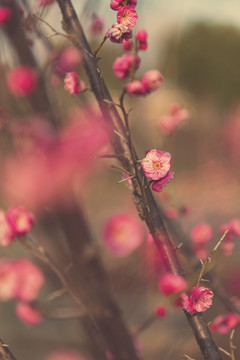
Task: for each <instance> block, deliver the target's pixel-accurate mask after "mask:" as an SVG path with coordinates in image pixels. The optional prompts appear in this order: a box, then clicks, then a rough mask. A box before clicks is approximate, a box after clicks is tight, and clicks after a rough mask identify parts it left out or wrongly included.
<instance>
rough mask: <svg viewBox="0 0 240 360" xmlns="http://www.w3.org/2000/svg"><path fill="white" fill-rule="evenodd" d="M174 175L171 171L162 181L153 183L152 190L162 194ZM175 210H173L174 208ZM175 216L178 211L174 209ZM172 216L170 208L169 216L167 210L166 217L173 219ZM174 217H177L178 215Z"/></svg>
mask: <svg viewBox="0 0 240 360" xmlns="http://www.w3.org/2000/svg"><path fill="white" fill-rule="evenodd" d="M173 175H174V172H173V171H171V170H169V171H168V173H167V174H166V175H165V176H164V177H163V178H162V179H160V180H156V181H153V182H152V189H153V191H156V192H161V191H162V190H163V189H164V188H165V186H166V185H167V184H168V183H169V182H170V181H171V180H172V179H173ZM172 209H173V208H172ZM174 210H175V211H174V214H175V215H176V209H174ZM171 214H172V215H173V211H171V213H170V208H168V214H167V210H166V215H167V216H168V217H171ZM175 215H174V217H177V215H176V216H175Z"/></svg>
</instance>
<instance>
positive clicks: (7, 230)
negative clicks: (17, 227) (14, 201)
mask: <svg viewBox="0 0 240 360" xmlns="http://www.w3.org/2000/svg"><path fill="white" fill-rule="evenodd" d="M13 240H14V233H13V231H12V228H11V226H10V224H9V222H8V220H7V218H6V214H5V212H4V211H3V210H0V245H1V246H7V245H9V244H10V243H11V242H12V241H13Z"/></svg>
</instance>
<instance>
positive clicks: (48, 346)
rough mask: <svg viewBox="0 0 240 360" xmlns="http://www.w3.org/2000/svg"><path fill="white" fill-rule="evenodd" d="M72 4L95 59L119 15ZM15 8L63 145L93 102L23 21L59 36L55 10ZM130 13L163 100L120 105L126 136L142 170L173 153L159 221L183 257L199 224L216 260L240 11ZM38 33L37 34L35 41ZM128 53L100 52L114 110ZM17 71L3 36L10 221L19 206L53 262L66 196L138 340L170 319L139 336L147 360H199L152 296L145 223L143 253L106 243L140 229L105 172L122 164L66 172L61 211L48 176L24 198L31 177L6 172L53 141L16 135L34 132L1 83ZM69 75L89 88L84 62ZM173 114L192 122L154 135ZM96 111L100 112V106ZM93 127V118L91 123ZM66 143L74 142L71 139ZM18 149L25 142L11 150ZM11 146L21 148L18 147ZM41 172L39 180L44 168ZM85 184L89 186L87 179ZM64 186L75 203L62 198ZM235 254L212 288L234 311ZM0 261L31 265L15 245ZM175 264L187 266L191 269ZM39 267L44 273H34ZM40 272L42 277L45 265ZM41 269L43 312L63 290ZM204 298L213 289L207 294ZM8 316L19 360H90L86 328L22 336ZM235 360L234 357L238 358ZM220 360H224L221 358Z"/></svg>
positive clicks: (222, 264) (237, 75)
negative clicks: (127, 226)
mask: <svg viewBox="0 0 240 360" xmlns="http://www.w3.org/2000/svg"><path fill="white" fill-rule="evenodd" d="M149 3H150V4H149ZM73 4H74V6H75V8H76V11H77V13H78V14H79V18H80V20H82V24H83V27H84V29H85V31H86V34H87V38H88V40H89V41H90V44H91V46H92V47H93V48H96V47H97V45H98V44H99V43H100V42H101V40H102V38H103V36H104V34H105V32H106V31H107V29H108V28H109V27H110V26H111V25H112V24H113V23H114V22H116V14H115V13H114V12H113V11H112V10H111V9H110V7H109V0H88V1H81V2H78V1H74V0H73ZM20 6H22V7H23V9H24V15H23V19H25V25H24V31H25V33H26V37H27V39H28V41H29V44H30V48H31V51H32V53H33V54H34V57H35V67H38V72H39V74H41V78H42V79H43V82H44V84H45V85H44V87H45V89H46V94H47V96H48V98H49V99H50V100H49V101H50V106H51V117H52V118H54V119H55V120H56V123H57V126H59V127H60V129H63V130H62V131H63V134H65V133H64V131H68V130H64V129H65V126H66V125H67V124H68V123H71V122H72V121H73V122H74V116H75V115H74V114H75V111H76V108H78V107H79V105H80V106H83V105H86V104H88V105H89V104H92V103H93V102H94V99H93V97H92V95H91V94H89V93H88V92H86V93H84V94H80V96H79V97H73V96H70V94H68V93H67V92H66V91H65V90H64V82H63V76H62V73H61V71H60V72H59V70H57V69H56V63H58V60H59V57H56V51H58V52H59V53H61V52H62V51H63V49H66V48H68V47H69V46H70V43H68V42H66V41H65V39H63V38H62V37H60V36H54V37H52V38H50V39H49V40H47V41H46V40H45V36H46V35H50V34H52V30H50V29H49V28H48V27H47V26H46V25H44V24H40V23H39V22H38V25H37V28H35V25H33V20H32V18H31V16H30V17H28V14H31V13H35V14H37V15H38V16H41V17H43V18H44V19H45V20H46V21H48V22H49V23H50V24H51V25H52V26H54V27H55V28H56V29H57V30H58V31H62V29H61V14H60V11H59V9H58V5H57V4H56V3H53V4H51V5H50V6H46V7H39V6H38V5H37V2H36V1H35V0H34V1H29V2H27V1H22V2H21V3H20ZM136 10H137V12H138V17H139V18H138V22H137V25H136V30H137V29H145V30H147V32H148V49H147V50H146V51H142V52H140V53H139V56H140V57H141V66H140V68H139V70H138V71H137V74H136V75H137V76H139V77H140V76H142V75H143V73H144V72H145V71H147V70H149V69H158V70H159V71H160V72H161V73H162V75H163V77H164V81H163V84H162V86H161V88H160V89H159V90H158V91H156V92H154V93H153V94H151V95H149V96H148V97H146V98H137V97H128V98H127V107H128V108H132V109H133V110H132V112H131V115H130V124H131V130H132V134H133V139H134V143H135V145H136V148H137V152H138V155H139V158H140V159H142V158H143V157H144V156H145V153H146V151H147V150H149V149H160V150H164V151H168V152H170V153H171V155H172V169H173V171H174V173H175V175H174V179H173V181H172V182H171V183H170V184H169V185H168V186H167V188H166V189H165V190H164V192H163V193H160V194H155V196H156V199H157V200H159V202H160V203H161V204H162V207H163V209H164V211H165V213H166V216H167V217H168V218H170V219H171V220H173V221H174V222H176V223H177V224H178V226H180V227H181V228H182V230H183V231H184V233H185V234H186V239H187V240H186V244H184V245H183V249H184V246H185V247H186V248H187V247H191V246H192V244H191V239H190V231H191V229H192V228H193V227H194V226H195V225H197V224H198V223H207V224H209V225H210V226H211V228H212V229H213V234H214V235H213V237H212V241H211V243H209V244H208V249H212V247H213V246H214V244H216V242H217V241H218V240H219V238H220V236H221V232H220V226H221V225H223V224H227V223H229V221H230V220H231V219H233V218H237V219H240V207H239V196H240V183H239V176H240V168H239V160H240V139H239V138H240V66H239V63H240V15H239V14H240V4H239V2H238V1H235V0H229V1H227V2H226V1H223V0H217V1H216V0H212V1H211V2H209V1H206V0H202V1H201V2H199V1H197V0H196V1H195V0H182V1H181V2H179V1H176V0H170V1H159V0H151V1H144V0H139V1H138V5H137V8H136ZM93 14H96V15H99V16H100V17H102V18H103V21H104V28H103V31H102V33H99V34H94V33H92V32H91V31H90V27H91V24H92V21H93ZM36 29H39V33H38V32H37V31H36ZM54 52H55V53H54ZM59 53H58V56H59ZM123 53H124V50H123V48H122V45H121V44H112V43H110V42H106V44H105V45H104V47H103V48H102V49H101V52H100V55H99V56H100V57H101V59H100V61H99V66H100V68H101V70H102V72H103V76H104V78H105V80H106V83H107V85H108V86H109V88H110V91H111V93H112V95H113V98H114V101H116V102H118V99H119V95H120V93H121V89H122V87H123V84H124V82H123V81H122V80H119V79H117V78H116V77H115V76H114V72H113V70H112V64H113V62H114V60H115V58H116V57H117V56H121V55H122V54H123ZM54 54H55V55H54ZM56 59H58V60H56ZM19 61H20V56H19V54H18V53H17V51H16V47H15V45H14V43H12V42H11V40H9V37H8V36H6V30H5V29H4V28H3V27H1V26H0V74H1V75H2V79H4V81H2V82H1V86H0V120H1V123H0V126H1V127H0V141H1V143H0V151H1V155H0V163H1V164H2V169H3V170H2V171H1V174H0V177H1V189H0V194H1V198H0V204H1V207H2V208H3V209H5V210H6V209H7V208H8V207H9V206H10V205H13V204H15V202H16V201H18V202H19V201H21V205H24V206H28V208H29V210H31V211H33V212H34V214H35V215H36V218H37V224H36V227H35V229H34V233H35V235H36V237H38V238H40V239H41V241H42V242H43V243H44V244H45V246H46V248H47V249H48V251H50V252H52V253H54V247H56V246H58V241H60V242H61V236H62V234H61V228H59V227H58V228H56V227H55V226H54V223H52V225H51V224H50V226H49V224H47V226H46V218H47V219H48V214H49V213H51V214H52V213H54V211H55V209H56V207H58V206H66V203H67V204H68V200H66V199H68V198H69V197H71V196H72V194H73V196H74V198H75V201H77V202H78V203H79V204H81V206H82V208H83V209H84V213H85V214H86V217H87V219H88V222H89V226H90V229H91V232H92V234H93V236H94V238H95V240H96V242H97V244H98V247H99V251H100V254H101V257H102V259H103V261H104V264H105V267H106V271H107V273H108V274H109V282H110V285H111V291H112V294H113V297H114V298H115V299H116V301H117V303H118V304H119V306H120V308H121V310H122V312H123V315H124V318H125V319H126V320H127V324H128V326H129V328H130V329H131V330H132V331H133V333H134V332H135V331H137V329H138V328H139V327H140V326H141V325H142V323H144V322H145V320H146V319H148V318H149V317H151V314H152V313H153V312H154V309H155V307H156V306H157V305H159V304H161V305H164V306H166V307H167V309H168V315H167V316H165V317H163V318H157V319H156V320H155V321H154V322H153V324H152V325H151V327H149V328H148V329H146V330H145V331H143V332H142V333H141V334H140V335H139V336H138V339H137V340H138V342H139V345H138V346H139V347H140V349H141V350H140V351H141V353H142V358H143V359H148V360H159V359H160V358H163V357H164V359H165V360H174V359H182V358H184V356H183V355H184V354H187V355H189V356H190V357H192V358H194V359H200V358H201V354H200V353H199V350H198V348H197V346H196V344H195V339H194V337H193V335H192V333H191V329H190V328H189V326H188V324H187V322H186V320H185V317H184V316H183V314H182V312H181V311H179V310H177V309H175V308H174V307H173V306H172V304H171V301H169V300H168V299H167V298H165V297H164V296H162V295H161V294H160V292H159V291H158V287H157V281H158V278H159V276H160V275H159V274H161V271H162V269H161V266H160V269H159V268H158V267H159V264H158V266H157V267H156V266H155V265H156V264H155V260H156V259H155V253H154V250H153V249H152V248H151V247H150V246H149V243H148V242H147V237H148V234H147V230H146V228H145V227H144V226H143V224H142V223H141V222H140V220H139V227H140V228H141V231H142V241H141V245H140V247H138V248H137V249H136V250H135V251H133V252H131V253H129V254H127V255H126V256H118V255H117V254H114V253H111V249H108V248H107V247H106V246H105V244H104V242H103V227H104V226H105V224H106V222H107V221H108V220H109V218H110V217H112V216H114V215H116V214H119V213H127V214H130V215H131V216H133V217H134V218H136V221H138V218H137V213H136V210H135V209H134V206H133V204H132V199H131V193H130V191H129V188H128V186H127V185H126V182H123V183H118V182H119V180H121V179H122V174H121V173H120V172H119V171H118V170H117V169H113V168H112V167H111V165H115V166H116V165H117V163H116V162H115V161H114V160H112V159H110V160H109V159H108V160H106V159H97V161H94V166H91V169H88V170H87V171H86V168H88V166H87V165H86V163H84V161H82V160H81V159H80V160H79V159H77V160H76V163H74V166H73V167H72V168H71V169H70V170H69V169H68V168H67V169H66V168H63V169H62V168H61V170H59V172H57V174H58V175H59V177H62V174H66V173H67V174H68V176H67V177H66V179H65V178H64V179H63V180H62V182H61V181H60V182H59V183H58V187H57V191H59V193H60V192H61V195H62V193H64V196H63V197H64V201H63V202H62V201H60V205H59V203H58V201H55V200H56V197H58V194H59V193H57V191H56V192H54V190H52V189H53V188H54V187H55V183H54V181H58V180H56V178H55V177H54V176H53V174H52V173H51V171H50V175H47V174H46V177H49V178H48V179H47V180H46V181H45V180H44V181H42V182H41V181H40V183H38V186H39V187H36V188H34V189H33V190H32V191H33V192H32V193H31V192H30V193H28V191H29V189H30V188H31V186H29V187H28V188H27V190H26V181H27V180H26V178H25V177H24V176H26V177H28V182H29V184H31V181H33V182H34V181H36V179H35V178H34V176H33V177H32V178H30V180H29V173H28V172H27V171H25V167H24V162H23V163H21V165H19V166H18V167H16V169H17V170H16V171H15V170H11V169H13V168H14V166H13V165H12V167H11V166H10V165H8V164H12V163H10V161H12V154H14V155H13V156H15V155H16V153H17V152H18V150H19V149H20V150H21V151H22V150H23V149H25V148H27V150H26V151H28V152H29V151H30V153H31V152H32V150H31V146H32V145H31V141H33V140H32V139H33V138H34V144H35V141H36V131H37V132H38V131H39V132H38V134H40V133H41V131H42V133H41V134H43V137H44V136H45V135H46V134H48V136H50V137H51V136H52V135H51V134H52V129H50V130H49V128H48V126H49V124H48V125H46V126H47V130H46V128H44V129H42V128H41V130H39V127H38V126H37V127H36V128H35V129H34V130H32V131H30V133H28V131H25V130H19V129H20V128H21V126H23V128H25V129H26V128H27V129H29V123H31V124H32V123H34V122H35V120H36V123H37V124H39V119H36V117H37V114H36V111H35V110H34V108H33V106H32V104H33V103H31V101H30V104H29V99H26V98H19V97H16V96H15V95H13V94H11V92H10V91H9V88H8V86H7V80H6V79H7V74H8V73H9V71H10V69H12V68H13V67H15V66H17V65H18V64H19ZM54 61H55V62H54ZM54 64H55V65H54ZM76 70H78V71H80V74H81V78H82V79H83V80H84V81H85V82H86V85H87V86H88V82H87V78H86V75H85V74H84V70H83V67H82V65H81V59H80V58H79V59H78V58H77V60H76ZM33 102H34V101H33ZM175 104H177V105H178V106H179V108H180V109H185V110H186V111H187V112H188V116H187V119H186V120H185V121H184V122H183V124H181V125H180V126H179V127H178V128H177V129H176V130H174V131H170V132H169V131H166V129H164V128H163V127H162V126H161V121H162V119H163V117H164V116H166V115H171V108H172V106H173V105H175ZM93 107H94V109H97V106H96V104H95V105H93ZM45 115H46V116H45ZM41 116H42V117H43V118H45V117H46V119H44V124H45V122H46V124H47V118H48V116H49V114H41ZM94 116H95V115H94ZM82 117H84V114H83V115H82V114H81V115H80V118H82ZM88 117H89V118H90V117H91V116H90V115H89V116H87V117H86V118H88ZM33 119H35V120H34V121H33ZM81 121H82V120H81ZM40 122H41V120H40ZM84 126H85V125H84ZM36 129H37V130H36ZM84 129H85V127H84ZM72 131H73V132H74V127H73V128H72ZM9 133H10V134H11V135H10V137H9ZM70 133H71V131H70ZM12 134H15V135H16V134H17V136H15V135H14V136H12ZM44 134H45V135H44ZM49 134H50V135H49ZM63 136H65V135H63ZM16 137H18V138H20V140H21V141H19V140H16ZM40 137H41V136H40ZM9 138H11V139H13V140H11V141H13V142H14V141H15V140H16V141H17V143H14V145H13V144H12V143H11V141H10V140H9ZM14 139H15V140H14ZM100 143H101V141H100ZM12 145H13V146H12ZM100 145H101V146H103V148H102V147H101V146H100ZM100 145H99V148H100V150H101V151H103V153H104V152H106V153H108V152H109V151H111V149H109V147H108V145H107V144H105V143H104V141H103V144H102V143H101V144H100ZM33 146H35V145H33ZM82 146H83V147H82V148H81V149H79V151H81V152H83V151H84V150H83V149H84V146H85V145H82ZM104 146H105V147H104ZM13 149H14V151H13ZM29 149H30V150H29ZM24 151H25V150H24ZM34 151H35V150H34ZM91 151H92V150H91ZM101 151H100V152H101ZM17 154H18V153H17ZM95 160H96V159H95ZM38 161H39V159H38V158H37V157H36V158H35V160H34V163H35V164H38ZM89 161H90V160H89ZM41 164H42V162H41ZM78 165H79V166H78ZM42 166H43V168H44V166H45V165H42ZM9 168H10V170H9ZM36 168H38V165H36ZM73 168H74V171H73ZM44 169H45V168H44ZM14 171H15V172H14ZM57 171H58V168H57ZM53 172H54V170H53ZM85 172H86V173H87V175H86V176H85V175H84V176H82V173H85ZM63 177H64V176H63ZM19 179H25V180H23V182H24V184H23V185H22V183H21V181H20V180H19ZM31 179H32V180H31ZM41 184H42V186H43V187H44V186H46V187H47V188H48V189H50V190H49V194H50V195H49V198H47V197H46V199H44V203H42V202H41V201H42V197H41V195H40V199H38V201H37V202H36V203H34V201H32V202H31V200H32V197H31V196H32V195H28V194H35V193H36V192H37V191H38V189H39V191H40V187H41ZM69 184H71V185H69ZM61 186H63V189H64V190H62V188H61ZM69 186H70V187H71V196H70V195H69V193H68V192H67V191H65V190H66V187H69ZM41 191H42V189H41ZM34 199H35V198H34ZM36 199H37V196H36ZM36 204H37V205H36ZM43 209H44V210H43ZM46 229H47V230H48V231H47V230H46ZM49 229H50V230H51V231H49ZM181 240H182V239H181ZM239 251H240V244H239V238H236V239H234V248H233V249H232V253H231V254H228V255H226V254H225V253H224V252H222V251H221V250H220V251H219V252H218V254H217V255H216V256H215V258H214V264H215V270H214V276H216V277H217V278H218V279H219V280H220V282H221V283H222V284H224V286H225V287H226V288H227V291H228V293H229V297H232V296H235V298H234V301H235V303H236V304H238V306H239V300H238V297H239V296H240V285H239V284H240V267H239ZM0 255H1V257H7V258H12V257H19V256H21V257H27V258H29V259H32V260H33V258H32V257H31V255H29V254H28V253H27V252H26V251H25V250H23V249H22V248H21V246H20V245H19V244H16V243H14V244H11V245H10V246H9V247H7V248H1V249H0ZM34 261H35V260H34ZM182 261H183V263H184V264H185V265H186V266H187V260H186V259H183V260H182ZM38 264H39V265H40V263H39V262H38ZM40 266H41V267H42V264H41V265H40ZM42 268H43V271H44V274H45V277H46V284H45V286H44V288H43V289H42V290H41V292H40V296H39V304H40V305H41V304H42V303H44V304H45V302H46V301H45V298H46V297H47V294H48V293H49V292H51V291H54V290H56V289H58V288H59V287H60V284H59V283H58V280H57V279H55V276H53V275H52V273H51V271H50V270H49V269H48V268H47V267H46V266H43V267H42ZM209 286H210V287H211V283H210V285H209ZM66 304H67V306H70V305H71V302H69V300H68V298H66V297H65V295H64V296H63V298H62V297H60V299H55V300H53V301H52V302H50V305H48V306H47V313H51V311H52V313H53V314H54V309H55V307H56V308H57V307H58V306H59V307H60V308H61V306H65V305H66ZM69 304H70V305H69ZM213 304H214V306H213V307H212V308H211V309H210V310H208V311H207V312H206V319H207V322H208V321H212V320H213V319H214V317H215V316H217V315H219V314H225V313H227V312H229V311H228V309H226V307H225V305H224V304H223V303H222V302H220V300H219V299H218V298H217V296H215V298H214V303H213ZM14 307H15V302H14V300H13V301H10V302H7V303H4V302H1V304H0V318H1V332H0V336H2V337H3V338H4V340H5V341H7V343H8V344H10V345H11V349H12V351H13V353H14V354H15V355H16V358H17V360H25V359H26V360H28V359H29V360H30V359H33V357H34V360H41V359H45V358H46V356H47V354H48V352H49V351H52V350H54V349H59V348H71V349H75V350H77V351H80V352H81V353H82V354H83V355H84V356H86V357H87V358H89V359H91V358H94V357H93V356H94V355H93V351H92V349H91V343H90V341H89V339H88V337H87V335H86V333H85V332H84V330H83V326H82V322H81V319H80V320H79V318H74V319H73V318H69V319H65V318H64V319H58V318H57V319H56V318H54V319H51V316H50V315H49V316H46V317H47V318H46V320H44V321H43V322H42V323H41V324H39V325H38V326H36V327H34V328H29V327H28V326H26V325H24V324H23V323H22V322H21V321H20V320H19V319H18V318H17V317H16V315H15V310H14ZM48 307H49V308H48ZM52 317H54V316H52ZM56 317H57V316H56ZM239 335H240V332H239V329H238V328H237V330H236V333H235V336H234V339H235V343H236V345H237V344H238V342H239V341H238V339H239ZM213 336H214V338H215V340H216V342H217V344H219V345H221V347H222V348H224V349H226V350H227V351H229V334H225V335H222V334H215V333H214V334H213ZM173 344H174V346H173ZM239 351H240V350H237V351H236V358H237V357H238V355H239V354H240V352H239ZM223 358H224V359H225V358H226V359H227V358H228V357H227V356H226V355H223ZM66 360H67V359H66Z"/></svg>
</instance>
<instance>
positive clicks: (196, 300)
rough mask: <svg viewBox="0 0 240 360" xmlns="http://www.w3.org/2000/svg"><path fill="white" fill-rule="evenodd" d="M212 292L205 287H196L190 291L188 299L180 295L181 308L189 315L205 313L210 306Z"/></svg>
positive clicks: (184, 295)
mask: <svg viewBox="0 0 240 360" xmlns="http://www.w3.org/2000/svg"><path fill="white" fill-rule="evenodd" d="M212 297H213V292H212V290H211V289H208V288H207V287H205V286H196V287H194V288H192V289H191V291H190V295H189V297H188V296H187V295H186V294H182V295H181V299H182V307H183V308H184V309H185V310H186V311H187V312H189V313H190V314H195V313H196V312H202V311H206V310H207V309H208V308H210V306H211V305H212Z"/></svg>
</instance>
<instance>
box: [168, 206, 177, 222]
mask: <svg viewBox="0 0 240 360" xmlns="http://www.w3.org/2000/svg"><path fill="white" fill-rule="evenodd" d="M165 215H166V216H167V217H168V218H169V219H177V217H178V215H179V212H178V209H176V208H175V207H173V206H168V207H167V208H166V209H165Z"/></svg>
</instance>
